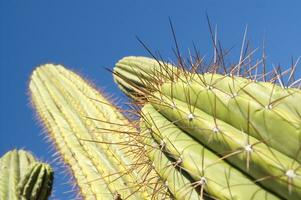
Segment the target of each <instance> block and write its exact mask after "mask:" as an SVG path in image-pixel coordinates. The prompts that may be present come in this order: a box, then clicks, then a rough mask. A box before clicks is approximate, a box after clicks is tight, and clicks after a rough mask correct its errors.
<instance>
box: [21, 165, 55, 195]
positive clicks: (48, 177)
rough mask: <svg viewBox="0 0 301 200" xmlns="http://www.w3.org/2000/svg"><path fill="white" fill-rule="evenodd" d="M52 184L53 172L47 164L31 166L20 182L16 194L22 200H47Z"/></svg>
mask: <svg viewBox="0 0 301 200" xmlns="http://www.w3.org/2000/svg"><path fill="white" fill-rule="evenodd" d="M52 183H53V171H52V169H51V167H50V166H49V165H48V164H44V163H40V162H35V163H33V164H31V165H30V166H29V168H28V170H27V171H26V174H25V175H24V177H23V178H22V179H21V180H20V182H19V186H18V193H19V195H20V196H21V197H22V199H24V200H26V199H30V200H47V199H48V197H49V195H50V193H51V190H52Z"/></svg>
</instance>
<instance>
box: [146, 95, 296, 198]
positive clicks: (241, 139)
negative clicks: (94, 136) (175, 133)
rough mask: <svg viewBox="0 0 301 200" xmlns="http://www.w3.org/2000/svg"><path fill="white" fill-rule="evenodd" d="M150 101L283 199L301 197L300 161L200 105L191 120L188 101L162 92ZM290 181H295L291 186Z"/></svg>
mask: <svg viewBox="0 0 301 200" xmlns="http://www.w3.org/2000/svg"><path fill="white" fill-rule="evenodd" d="M154 96H155V95H154ZM150 101H151V102H154V103H152V105H153V106H154V107H155V108H156V109H157V110H158V111H159V112H160V113H161V114H162V115H163V116H164V117H166V118H167V119H168V120H169V121H170V122H174V124H176V125H177V126H178V127H179V128H181V129H182V130H183V131H186V133H187V134H188V135H190V136H191V137H194V138H195V139H197V140H198V141H200V142H201V143H202V144H204V145H205V146H207V147H208V148H210V149H211V150H213V151H215V152H216V153H217V154H219V155H221V156H223V157H224V158H225V159H227V160H228V161H229V162H230V163H231V164H233V165H234V166H236V167H238V168H239V169H240V170H241V171H244V173H246V174H248V175H250V176H252V177H253V178H254V179H255V180H261V179H262V181H258V183H260V184H262V185H263V186H265V187H266V188H268V189H270V190H272V191H274V192H275V193H278V194H279V195H280V196H283V197H284V198H285V197H287V196H289V197H290V198H292V199H299V198H300V197H301V189H300V187H299V186H300V185H301V182H300V179H299V178H297V177H298V176H299V175H301V171H300V164H299V163H298V162H295V160H293V159H291V158H289V157H287V156H285V155H284V154H282V153H280V152H278V151H276V150H274V149H272V148H270V147H269V146H267V145H266V144H264V143H263V142H260V141H259V140H257V139H256V138H254V137H252V136H249V135H248V134H247V133H244V132H243V131H240V130H237V129H236V128H234V127H232V126H231V125H229V124H227V123H225V122H223V121H221V120H219V119H215V118H214V117H213V116H210V115H208V114H206V113H205V112H202V111H201V110H199V109H197V108H193V109H192V110H193V118H191V119H189V118H188V116H189V114H191V108H190V109H189V106H187V103H184V102H181V101H179V100H177V99H173V100H170V99H169V98H167V97H163V96H159V95H157V100H156V101H155V100H150ZM155 102H158V103H155ZM159 102H160V103H159ZM173 106H174V107H173ZM289 171H293V172H294V173H295V174H296V177H294V178H291V177H289V176H287V173H288V172H289ZM266 177H270V178H266ZM290 181H293V184H292V185H291V182H290Z"/></svg>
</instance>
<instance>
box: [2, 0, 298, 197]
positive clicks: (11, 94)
mask: <svg viewBox="0 0 301 200" xmlns="http://www.w3.org/2000/svg"><path fill="white" fill-rule="evenodd" d="M206 13H208V15H209V17H210V20H211V23H212V25H213V26H215V25H217V27H218V35H219V39H220V41H221V42H222V44H223V47H224V48H225V49H227V48H228V49H229V48H231V47H232V46H234V49H233V50H232V51H231V54H230V56H229V57H228V60H229V61H230V62H232V63H233V62H235V61H237V60H238V59H239V50H240V45H241V41H242V38H243V33H244V29H245V27H246V25H248V38H249V39H250V41H251V43H252V45H253V47H254V48H256V47H261V46H262V41H263V39H264V38H265V43H266V52H267V56H268V57H267V63H268V66H272V65H273V64H274V65H278V64H281V65H282V66H283V67H288V66H289V65H290V64H291V59H292V57H293V58H294V59H295V60H296V58H297V57H298V56H301V20H300V19H301V1H299V0H295V1H293V0H292V1H280V0H265V1H263V0H253V1H238V0H236V1H234V0H229V1H218V0H187V1H176V0H152V1H143V0H123V1H121V0H119V1H117V0H89V1H79V0H60V1H58V0H51V1H37V0H35V1H34V0H26V1H22V0H0V70H1V71H0V83H1V84H0V88H1V93H0V94H1V98H0V105H1V112H0V155H2V154H4V153H5V152H6V151H8V150H10V149H12V148H25V149H28V150H30V151H32V152H34V154H35V155H37V156H38V157H39V158H41V159H43V160H45V161H49V162H51V161H52V159H53V158H52V157H51V155H52V153H53V151H51V150H50V149H51V148H50V145H49V143H47V142H46V141H45V140H43V138H44V134H43V133H42V129H41V126H39V125H38V124H37V121H36V119H35V115H34V112H33V110H32V109H31V106H30V103H29V97H28V94H27V93H28V88H27V87H28V81H29V76H30V73H31V71H32V70H33V69H34V68H35V66H37V65H40V64H43V63H59V64H64V65H65V66H67V67H69V68H71V69H73V70H76V71H78V72H80V73H81V74H83V75H84V76H85V77H87V78H89V79H90V80H92V81H93V82H94V83H96V84H97V85H98V86H99V87H100V88H102V89H105V91H106V92H107V93H109V94H115V96H118V97H121V93H120V92H119V91H118V90H117V88H116V86H115V85H114V83H113V80H112V76H111V74H110V73H109V72H107V71H106V70H105V67H109V68H112V67H113V66H114V63H115V62H116V61H118V60H119V59H120V58H122V57H123V56H128V55H146V56H147V55H148V53H147V52H146V50H145V49H144V48H143V47H142V46H141V45H140V44H139V43H138V41H137V40H136V38H135V36H138V37H139V38H141V39H142V40H143V41H144V42H145V43H147V44H148V45H149V46H150V47H151V48H152V49H153V50H154V51H158V52H160V53H161V54H162V55H163V57H164V58H167V59H171V60H173V59H174V58H175V57H174V55H173V53H172V48H173V46H174V44H173V40H172V35H171V31H170V27H169V22H168V18H169V17H170V18H171V19H172V21H173V24H174V27H175V29H176V35H177V38H178V41H179V44H180V49H181V51H182V52H183V54H184V55H187V52H188V48H192V47H193V46H192V44H193V42H194V43H195V44H196V46H197V48H198V49H199V51H200V52H201V53H202V54H203V55H208V57H210V55H211V54H212V45H211V41H210V34H209V30H208V25H207V21H206ZM259 54H260V51H259ZM299 69H300V67H299ZM300 74H301V73H300V72H299V71H298V72H297V75H299V77H300ZM56 175H57V176H56V183H55V191H54V192H53V197H52V199H71V198H72V197H74V193H72V192H71V193H70V192H68V191H70V189H71V187H69V186H68V184H66V182H67V180H68V178H67V177H65V178H64V177H63V176H62V174H60V172H59V170H57V171H56Z"/></svg>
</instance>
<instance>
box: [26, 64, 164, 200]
mask: <svg viewBox="0 0 301 200" xmlns="http://www.w3.org/2000/svg"><path fill="white" fill-rule="evenodd" d="M29 87H30V91H31V97H32V101H33V104H34V107H35V109H36V110H37V113H38V116H39V117H40V119H41V122H42V123H43V124H44V125H45V126H46V128H47V129H48V131H49V137H50V138H51V139H52V141H53V142H54V144H55V145H56V148H57V149H58V151H59V152H60V154H61V156H62V158H63V159H64V161H65V162H66V163H67V164H68V165H69V167H70V169H71V171H72V172H73V175H74V177H75V179H76V182H77V184H78V186H79V188H80V194H81V195H82V196H83V197H84V198H85V199H113V198H114V199H149V198H151V197H152V196H153V199H162V198H166V199H168V198H169V193H168V191H167V190H166V187H165V186H164V184H163V183H162V182H161V180H160V177H158V176H157V174H156V172H155V170H154V169H153V167H152V166H151V165H150V164H149V162H150V160H149V159H148V158H147V157H146V156H145V151H144V150H143V146H142V145H141V144H140V143H138V142H137V141H138V140H139V138H137V137H138V136H139V135H138V133H137V131H136V130H135V129H134V128H132V126H131V125H130V122H129V121H128V120H127V119H126V118H125V117H124V116H123V115H122V114H121V113H120V112H119V111H118V109H117V108H116V107H114V106H113V105H112V104H111V103H110V102H109V101H108V100H107V99H106V98H105V97H104V96H103V95H101V94H100V93H99V92H98V91H97V90H96V89H94V88H93V87H92V86H91V85H90V84H89V83H88V82H86V81H84V80H83V79H82V78H81V77H80V76H78V75H77V74H75V73H73V72H71V71H69V70H67V69H65V68H64V67H62V66H60V65H52V64H46V65H44V66H41V67H38V68H37V69H36V70H35V71H34V72H33V74H32V76H31V81H30V86H29Z"/></svg>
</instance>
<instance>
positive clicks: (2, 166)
mask: <svg viewBox="0 0 301 200" xmlns="http://www.w3.org/2000/svg"><path fill="white" fill-rule="evenodd" d="M37 167H38V168H37ZM40 169H47V172H46V173H44V172H43V171H41V170H40ZM32 172H37V173H34V174H33V173H32ZM52 182H53V171H52V169H51V167H50V166H49V165H48V164H46V163H41V162H38V161H37V160H36V159H35V158H34V157H33V155H31V154H30V153H29V152H26V151H24V150H12V151H9V152H7V153H6V154H5V155H3V156H2V157H1V158H0V199H7V200H19V199H26V200H27V199H30V200H47V199H48V197H49V196H50V193H51V189H52Z"/></svg>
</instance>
